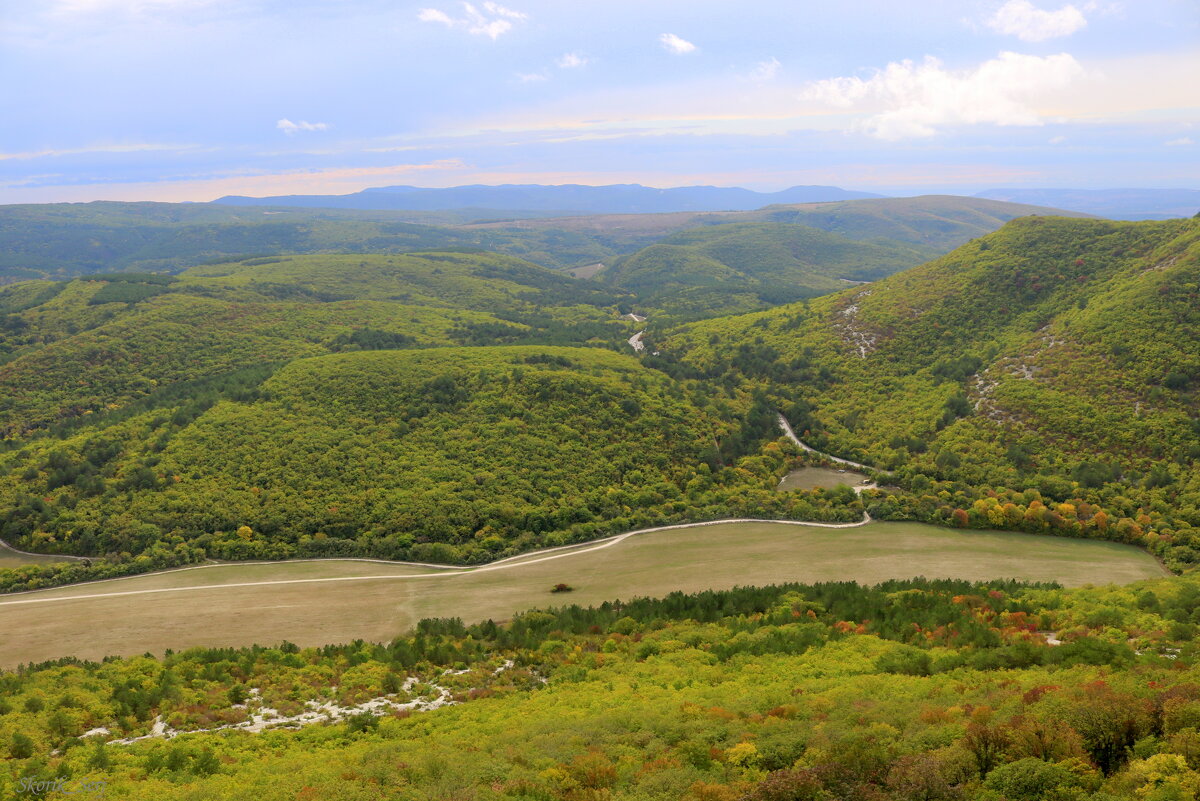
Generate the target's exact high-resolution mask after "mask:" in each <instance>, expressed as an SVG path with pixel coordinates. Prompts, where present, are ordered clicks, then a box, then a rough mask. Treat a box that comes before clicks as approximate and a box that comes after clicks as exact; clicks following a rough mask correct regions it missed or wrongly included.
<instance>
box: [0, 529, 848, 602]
mask: <svg viewBox="0 0 1200 801" xmlns="http://www.w3.org/2000/svg"><path fill="white" fill-rule="evenodd" d="M870 522H871V516H870V515H868V514H866V513H865V512H864V513H863V519H862V520H859V521H858V522H857V523H816V522H805V521H800V520H764V519H760V518H752V517H738V518H727V519H725V520H707V521H705V522H702V523H677V524H674V525H670V526H655V527H653V528H643V529H638V530H636V531H627V532H625V533H624V534H617V535H615V536H612V537H607V538H605V539H602V540H596V541H594V542H591V543H586V544H582V545H560V546H558V547H556V548H547V549H545V550H541V551H531V552H530V553H527V554H520V555H518V556H510V557H508V558H507V559H501V560H499V561H496V562H492V563H490V564H487V565H482V566H480V567H455V566H453V565H435V564H423V563H413V562H391V563H389V564H396V565H403V566H407V567H432V568H439V569H441V570H442V571H443V572H440V573H404V574H399V575H395V576H378V575H377V576H332V577H326V578H310V579H276V580H270V581H246V582H237V583H229V584H198V585H194V586H187V587H159V588H155V589H146V590H123V591H120V592H97V593H90V594H87V595H70V596H66V597H64V596H57V595H55V596H51V597H37V598H28V597H23V596H29V595H40V594H42V593H53V592H55V591H57V590H62V589H65V588H70V587H79V586H81V585H79V584H70V585H66V587H52V588H47V589H44V590H30V591H28V592H20V593H12V594H10V595H8V596H5V597H8V598H14V597H15V600H11V601H8V600H6V601H0V607H4V606H24V605H28V604H41V603H54V602H60V601H67V600H69V601H81V600H88V599H95V598H119V597H124V596H130V595H161V594H164V593H176V592H196V591H201V590H216V589H232V588H235V587H265V586H272V585H286V584H329V583H333V582H345V581H396V580H405V581H410V580H414V579H440V578H449V577H452V576H460V575H463V574H465V573H491V572H495V571H498V570H511V569H513V568H516V567H525V566H526V565H534V564H538V563H540V562H549V561H551V560H554V559H564V558H566V557H570V556H579V555H582V554H587V553H592V552H594V551H600V550H603V549H605V548H611V547H613V546H614V545H619V544H620V543H622V542H624V541H625V540H627V539H629V538H630V537H635V536H637V535H639V534H651V533H653V532H656V531H671V530H673V529H683V528H697V527H700V526H716V525H721V524H723V523H779V524H781V525H787V526H805V527H808V528H858V527H859V526H865V525H866V524H867V523H870ZM305 561H328V560H312V559H298V560H283V561H279V562H233V563H227V564H220V565H197V566H193V567H182V568H175V569H173V570H162V571H158V572H156V573H142V574H138V575H143V576H149V575H154V576H162V575H166V574H170V573H178V572H182V571H185V570H204V569H206V568H213V567H225V568H228V567H238V566H240V565H246V566H250V565H262V564H274V565H283V564H290V563H291V562H305ZM333 561H345V560H333ZM360 561H368V560H360ZM370 561H385V560H370ZM130 578H133V577H132V576H121V577H119V578H112V579H103V580H102V581H97V582H94V583H95V584H104V583H107V582H111V581H125V580H128V579H130Z"/></svg>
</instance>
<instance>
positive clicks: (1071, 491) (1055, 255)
mask: <svg viewBox="0 0 1200 801" xmlns="http://www.w3.org/2000/svg"><path fill="white" fill-rule="evenodd" d="M1198 286H1200V223H1197V222H1196V221H1185V220H1180V221H1171V222H1162V223H1113V222H1102V221H1087V220H1066V219H1056V218H1027V219H1021V220H1016V221H1013V222H1011V223H1009V224H1008V225H1006V226H1005V227H1004V228H1003V229H1001V230H1000V231H998V232H997V233H995V234H992V235H990V236H988V237H985V238H982V239H980V240H977V241H975V242H972V243H970V244H968V245H965V246H963V247H962V248H960V249H958V250H956V251H954V252H953V253H951V254H949V255H948V256H945V257H943V258H941V259H939V260H936V261H934V262H931V263H929V264H927V265H923V266H922V267H919V268H916V269H913V270H909V271H907V272H904V273H901V274H898V275H895V276H892V277H891V278H888V279H885V280H883V281H879V282H877V283H875V284H872V285H871V286H869V287H863V288H858V289H851V290H847V291H845V292H842V293H840V294H837V295H834V296H830V297H826V298H821V299H817V300H814V301H812V302H811V303H809V304H807V305H791V306H783V307H779V308H777V309H772V310H770V311H768V312H763V313H759V314H752V315H745V316H741V317H731V318H724V319H720V320H713V321H708V322H704V323H697V324H694V325H691V326H688V327H686V328H681V329H678V330H676V331H673V332H669V333H668V334H666V335H663V336H659V337H656V338H655V339H654V346H655V347H656V348H658V349H660V350H661V351H662V353H663V356H662V357H659V358H660V360H661V363H662V365H663V366H664V367H665V368H666V369H670V370H677V371H678V370H682V371H683V372H684V373H687V374H696V375H707V376H714V377H715V376H735V377H736V380H738V381H740V382H742V383H743V385H744V386H747V387H749V386H755V385H763V386H769V387H771V388H772V390H773V391H775V392H777V393H778V394H779V396H781V397H780V402H781V403H786V404H790V405H791V406H792V409H793V414H794V420H793V422H794V423H796V425H797V430H803V429H808V430H809V435H810V439H811V440H812V441H813V442H814V443H817V444H818V445H821V446H824V447H825V449H826V450H829V451H830V452H833V453H836V454H839V455H843V456H847V457H850V458H855V459H858V460H860V461H864V462H868V463H872V464H877V465H880V466H883V467H886V468H890V469H894V470H896V471H898V476H899V477H900V478H901V479H902V483H904V482H905V481H910V482H911V481H916V482H917V485H920V482H919V481H917V478H918V477H927V478H934V479H942V480H947V481H955V482H960V483H959V484H958V485H957V486H960V487H961V486H962V485H963V484H964V483H965V484H966V485H969V486H974V487H1006V488H1009V489H1010V490H1023V489H1026V488H1030V487H1033V488H1037V489H1039V490H1040V491H1041V493H1042V494H1044V495H1045V496H1047V497H1050V498H1053V499H1055V500H1056V501H1065V500H1068V499H1074V498H1076V497H1081V498H1082V497H1091V500H1092V501H1093V502H1100V501H1101V500H1102V501H1103V502H1104V503H1105V504H1107V505H1108V507H1110V511H1111V510H1113V509H1115V510H1119V511H1117V514H1118V515H1119V516H1121V517H1123V518H1125V519H1128V520H1130V521H1131V523H1133V522H1136V521H1142V522H1141V523H1137V524H1136V525H1131V526H1130V527H1129V529H1128V531H1127V534H1129V535H1130V536H1132V532H1133V531H1134V529H1136V530H1137V532H1139V534H1138V536H1139V538H1140V536H1141V533H1142V529H1144V528H1151V526H1150V524H1149V521H1150V520H1151V519H1152V517H1153V518H1154V519H1155V525H1154V526H1153V530H1154V531H1156V532H1158V533H1157V534H1154V535H1153V536H1151V535H1149V534H1148V535H1147V537H1149V540H1148V541H1149V542H1151V543H1153V544H1159V537H1160V535H1163V534H1165V537H1166V539H1165V541H1164V543H1163V544H1164V547H1165V546H1166V545H1170V546H1171V548H1170V550H1171V551H1172V553H1174V554H1175V555H1176V557H1177V558H1182V559H1185V561H1197V560H1200V551H1197V550H1196V549H1195V548H1194V547H1193V545H1192V540H1191V535H1188V536H1187V537H1183V536H1182V535H1179V534H1178V530H1179V529H1188V530H1191V527H1194V526H1197V525H1200V517H1198V516H1197V515H1196V514H1195V507H1194V506H1193V505H1192V504H1193V503H1194V501H1193V500H1185V499H1195V500H1200V482H1198V480H1197V473H1196V470H1195V463H1196V460H1197V459H1198V458H1200V422H1198V420H1197V414H1196V409H1197V405H1196V398H1195V392H1196V389H1197V385H1196V381H1197V379H1200V361H1198V356H1197V354H1200V317H1198V316H1197V306H1196V303H1195V294H1196V291H1197V287H1198ZM927 478H921V479H920V481H927ZM1088 493H1091V495H1090V496H1089V495H1088ZM1002 500H1003V499H1002ZM1025 502H1027V501H1025ZM1019 503H1024V502H1019ZM1155 510H1157V513H1159V514H1161V518H1160V517H1157V516H1156V511H1155ZM1168 510H1169V511H1168ZM950 511H953V507H951V508H950V509H947V510H945V512H943V513H940V514H942V515H944V517H943V519H946V520H947V521H948V520H949V512H950ZM925 514H927V515H929V516H935V513H934V512H932V511H927V512H925ZM972 514H974V513H972ZM972 520H973V521H974V520H978V521H979V522H980V523H983V524H991V525H996V524H998V523H1002V522H1003V521H1004V518H1003V516H1001V517H1000V518H998V519H997V518H992V519H990V520H989V519H988V517H987V516H986V514H985V513H984V512H982V511H981V512H980V514H979V516H978V517H977V518H972ZM1114 522H1115V519H1114Z"/></svg>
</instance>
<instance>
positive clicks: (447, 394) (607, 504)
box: [0, 346, 859, 575]
mask: <svg viewBox="0 0 1200 801" xmlns="http://www.w3.org/2000/svg"><path fill="white" fill-rule="evenodd" d="M269 373H270V371H269V370H260V371H258V372H253V371H250V372H245V373H243V374H241V375H240V376H239V377H237V378H236V380H231V381H229V386H228V387H226V388H225V389H224V390H221V389H220V388H213V387H211V386H209V387H208V388H207V397H205V398H204V399H203V402H198V401H197V399H196V398H195V397H194V396H195V395H196V392H195V391H193V392H191V393H176V394H174V395H171V396H168V397H164V398H163V401H162V403H161V404H159V405H157V406H155V407H152V408H136V407H135V409H134V412H136V413H133V414H125V415H116V416H114V418H113V419H112V420H111V422H109V421H106V420H104V419H101V420H99V421H97V422H96V423H95V424H93V425H89V426H85V427H82V428H78V429H76V430H73V431H71V432H68V433H66V434H64V435H62V436H61V437H43V438H38V439H35V440H33V441H31V442H30V443H29V444H28V445H27V446H26V447H25V448H22V449H21V450H20V451H16V452H10V454H8V455H7V456H0V472H3V473H4V475H5V478H3V479H0V506H2V507H3V508H4V509H5V510H7V511H6V512H5V513H4V515H3V517H2V518H0V536H2V537H3V538H5V539H6V540H8V541H10V542H13V543H14V544H15V545H17V546H18V547H28V548H30V549H33V550H62V551H66V552H75V553H81V554H88V555H105V554H120V553H125V554H131V555H134V556H137V555H138V554H149V556H146V557H142V558H145V559H150V560H151V561H153V562H154V563H155V564H163V563H170V562H171V561H177V560H179V559H186V560H190V559H192V558H194V557H195V556H196V555H197V553H198V552H197V551H195V550H193V549H195V548H203V549H204V553H206V554H208V555H210V556H218V557H222V558H284V557H292V556H317V555H369V556H376V557H384V558H394V559H406V558H407V559H414V560H420V561H440V562H463V561H466V562H472V561H481V560H484V559H490V558H495V557H498V556H507V555H512V554H515V553H517V552H519V551H522V550H527V549H529V548H531V547H535V546H539V545H547V544H549V545H554V544H561V543H563V542H577V541H581V540H586V539H591V538H593V537H595V536H598V535H600V534H603V533H609V532H620V531H625V530H628V529H631V528H636V527H638V526H642V525H647V524H652V523H655V522H674V521H676V520H689V519H706V518H711V517H720V516H724V515H728V514H729V513H730V510H733V511H734V512H736V511H738V510H740V509H747V508H751V509H753V508H761V509H769V510H770V511H771V513H772V514H776V515H778V514H782V515H797V516H801V517H804V516H808V517H809V519H822V518H824V519H830V518H832V519H838V518H841V519H851V520H852V519H854V518H855V517H856V516H857V515H858V514H859V513H858V512H857V511H856V509H855V508H852V507H851V506H847V505H846V504H847V502H848V501H851V500H853V496H852V495H851V496H850V498H848V499H847V498H842V499H841V500H840V501H839V503H840V504H841V506H838V507H837V508H834V507H833V506H831V504H832V503H833V499H834V498H835V497H840V496H838V494H837V493H824V492H816V493H811V494H809V493H796V494H793V493H789V494H786V495H781V494H778V493H773V492H772V491H771V488H772V487H773V486H774V484H775V483H776V482H777V481H778V474H779V472H780V471H781V470H782V469H783V466H784V461H785V460H784V457H783V455H782V454H781V453H779V452H778V451H776V453H775V456H774V457H773V458H772V459H761V458H757V459H755V460H754V461H753V462H749V463H746V464H745V465H743V467H742V469H739V470H728V471H726V470H722V469H720V468H721V466H722V460H723V456H722V454H720V453H719V452H718V451H716V450H715V449H714V447H713V443H714V441H721V440H732V439H733V438H736V436H738V434H737V431H738V427H739V425H741V424H740V423H739V421H738V419H737V416H736V415H735V414H733V413H731V411H730V410H729V409H728V408H727V407H723V406H721V405H716V404H713V405H711V406H710V405H709V404H710V403H711V401H710V400H709V399H707V398H704V396H702V395H697V396H692V395H689V394H688V393H685V392H683V391H682V388H681V387H679V386H677V385H675V384H674V383H673V382H672V381H671V380H670V379H669V378H667V377H666V376H664V375H662V374H661V373H659V372H657V371H653V370H650V369H648V368H646V367H644V366H642V365H641V364H640V363H639V362H638V361H637V360H636V359H634V358H633V357H632V356H629V355H623V354H616V353H612V352H610V351H606V350H601V349H584V348H545V347H531V346H526V347H515V348H514V347H491V348H435V349H422V350H403V351H360V352H355V353H346V354H337V355H327V356H320V357H316V358H308V359H300V360H296V361H292V362H290V363H289V364H287V365H286V366H284V367H282V368H279V369H277V370H276V371H274V373H273V374H269ZM268 374H269V377H268ZM264 379H265V380H264ZM194 389H195V390H197V391H198V390H201V389H205V387H204V385H200V386H198V387H195V388H194ZM698 404H703V405H698ZM732 455H733V456H736V455H737V454H736V453H734V454H732ZM760 504H762V506H759V505H760ZM34 574H36V571H35V573H34ZM31 575H33V574H31Z"/></svg>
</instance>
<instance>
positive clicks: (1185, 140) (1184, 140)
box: [1167, 136, 1196, 147]
mask: <svg viewBox="0 0 1200 801" xmlns="http://www.w3.org/2000/svg"><path fill="white" fill-rule="evenodd" d="M1194 144H1196V143H1195V142H1194V141H1192V138H1191V137H1190V136H1181V137H1179V138H1178V139H1171V140H1170V141H1168V142H1167V145H1168V146H1170V147H1186V146H1187V145H1194Z"/></svg>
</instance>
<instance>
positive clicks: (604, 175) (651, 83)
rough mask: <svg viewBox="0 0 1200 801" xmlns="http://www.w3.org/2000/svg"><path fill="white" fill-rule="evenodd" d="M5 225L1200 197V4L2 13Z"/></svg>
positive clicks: (1028, 1)
mask: <svg viewBox="0 0 1200 801" xmlns="http://www.w3.org/2000/svg"><path fill="white" fill-rule="evenodd" d="M0 108H2V109H3V112H2V114H3V116H2V117H0V202H4V203H18V202H46V201H59V200H72V201H75V200H93V199H118V200H143V199H144V200H209V199H212V198H215V197H218V196H220V195H224V194H254V195H265V194H284V193H344V192H352V191H356V190H358V189H362V188H364V187H368V186H383V185H389V184H414V185H419V186H452V185H458V184H467V183H567V182H571V183H587V184H605V183H629V182H638V183H644V184H648V185H652V186H677V185H686V184H717V185H741V186H748V187H752V188H758V189H777V188H782V187H785V186H791V185H795V184H834V185H839V186H844V187H848V188H858V189H867V190H875V191H881V192H886V193H890V194H920V193H925V192H975V191H979V190H982V189H986V188H991V187H1001V186H1004V187H1008V186H1061V187H1087V188H1102V187H1113V186H1159V187H1192V188H1196V187H1200V3H1197V2H1196V0H1117V1H1116V2H1104V1H1103V0H1100V1H1099V2H1093V1H1091V0H1075V1H1074V2H1071V3H1064V2H1061V0H978V1H975V0H957V1H956V2H951V1H950V0H907V2H901V1H900V0H886V1H884V0H844V1H843V2H837V3H830V2H827V0H821V2H817V1H815V0H780V1H778V2H776V1H775V0H742V1H741V2H736V3H735V2H728V1H723V2H704V0H689V1H688V2H682V1H680V0H637V2H631V1H627V0H605V2H591V1H590V0H589V1H587V2H583V1H580V0H504V3H503V4H500V3H496V2H472V3H464V2H461V1H460V0H419V2H406V1H405V0H324V1H323V2H318V1H317V0H290V1H288V2H280V1H277V0H0Z"/></svg>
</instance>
